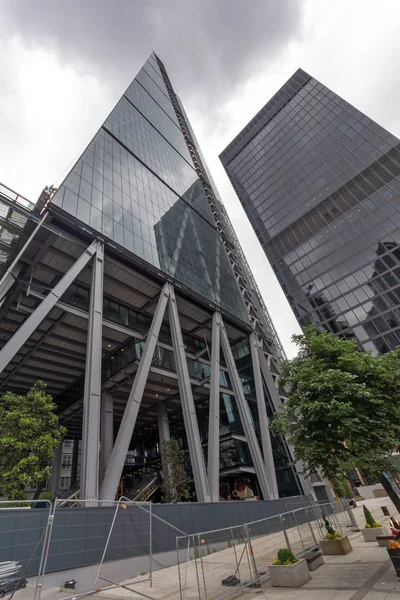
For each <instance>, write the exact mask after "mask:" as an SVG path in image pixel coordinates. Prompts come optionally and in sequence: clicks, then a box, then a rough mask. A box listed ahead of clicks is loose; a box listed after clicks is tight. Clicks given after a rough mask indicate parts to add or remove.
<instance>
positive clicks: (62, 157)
mask: <svg viewBox="0 0 400 600" xmlns="http://www.w3.org/2000/svg"><path fill="white" fill-rule="evenodd" d="M399 22H400V3H399V2H398V1H397V0H380V1H379V2H376V0H351V1H350V2H349V0H335V2H329V1H328V0H69V1H68V2H65V0H63V1H60V0H34V1H32V0H0V132H1V143H0V182H2V183H5V184H6V185H8V186H9V187H11V188H13V189H15V190H16V191H18V192H19V193H21V194H23V195H25V196H26V197H28V198H29V199H31V200H36V199H37V197H38V196H39V194H40V191H41V190H42V189H43V187H44V186H45V185H50V184H58V183H60V180H62V179H63V177H64V176H65V174H66V172H67V171H68V170H69V169H70V168H71V166H72V163H73V162H74V160H75V159H76V158H77V157H78V156H79V154H80V153H81V152H82V150H83V149H84V147H85V146H86V145H87V143H88V142H89V140H90V139H91V137H92V136H93V135H94V133H95V132H96V131H97V129H98V128H99V126H100V125H101V123H102V122H103V121H104V119H105V117H106V116H107V114H108V113H109V112H110V110H111V109H112V107H113V106H114V104H115V103H116V102H117V100H118V98H119V97H120V96H121V94H122V93H123V92H124V90H125V88H126V87H127V86H128V84H129V83H130V81H131V80H132V79H133V78H134V77H135V75H136V73H137V71H138V70H139V68H140V67H141V65H142V64H143V63H144V61H145V60H146V59H147V57H148V55H149V54H150V53H151V51H152V50H155V51H156V53H158V54H159V56H160V58H161V59H162V60H163V62H164V64H165V66H166V68H167V70H168V72H169V75H170V77H171V79H172V82H173V85H174V87H175V90H176V91H177V93H178V94H179V95H180V97H181V100H182V102H183V104H184V106H185V109H186V111H187V113H188V116H189V118H190V120H191V123H192V125H193V128H194V131H195V133H196V136H197V138H198V140H199V143H200V145H201V148H202V150H203V152H204V154H205V157H206V159H207V161H208V165H209V167H210V169H211V172H212V174H213V176H214V178H215V180H216V183H217V186H218V189H219V191H220V193H221V195H222V198H223V201H224V203H225V205H226V207H227V210H228V212H229V215H230V217H231V219H232V221H233V224H234V226H235V228H236V231H237V233H238V236H239V238H240V241H241V243H242V245H243V248H244V251H245V253H246V256H247V258H248V260H249V262H250V266H251V267H252V269H253V272H254V274H255V276H256V280H257V282H258V284H259V286H260V289H261V292H262V294H263V296H264V299H265V302H266V304H267V307H268V309H269V311H270V313H271V316H272V319H273V321H274V323H275V326H276V328H277V330H278V333H279V335H280V337H281V340H282V342H283V345H284V347H285V349H286V351H287V353H288V355H289V356H293V355H294V348H293V346H292V345H291V342H290V338H291V335H292V334H293V333H295V332H297V331H299V328H298V325H297V322H296V320H295V318H294V316H293V313H292V311H291V309H290V308H289V306H288V304H287V302H286V300H285V298H284V295H283V293H282V292H281V289H280V287H279V284H278V283H277V281H276V279H275V276H274V275H273V273H272V269H271V268H270V266H269V264H268V262H267V259H266V258H265V255H264V253H263V251H262V250H261V247H260V245H259V243H258V241H257V238H256V237H255V234H254V233H253V231H252V229H251V227H250V225H249V223H248V221H247V218H246V216H245V214H244V212H243V210H242V208H241V205H240V203H239V201H238V199H237V197H236V195H235V193H234V191H233V189H232V187H231V185H230V183H229V181H228V179H227V177H226V175H225V172H224V170H223V168H222V166H221V165H220V162H219V159H218V154H219V153H220V152H221V151H222V150H223V149H224V148H225V146H226V145H227V144H228V143H229V142H230V141H231V140H232V139H233V137H234V136H235V135H236V134H237V133H238V132H239V131H240V130H241V129H242V127H243V126H244V125H246V123H247V122H248V121H249V120H250V119H251V118H252V117H253V116H254V114H255V113H256V112H257V111H258V110H259V109H260V108H261V107H262V106H263V105H264V104H265V103H266V101H267V100H269V98H270V97H271V96H272V95H273V94H274V93H275V92H276V91H277V90H278V89H279V88H280V87H281V85H282V84H283V83H284V82H285V81H286V80H287V79H288V78H289V77H290V76H291V75H292V74H293V72H294V71H295V70H296V69H297V68H298V67H302V68H303V69H304V70H305V71H307V72H308V73H310V74H311V75H313V76H314V77H316V78H317V79H319V80H320V81H321V82H322V83H324V84H325V85H327V86H328V87H330V88H331V89H333V90H334V91H335V92H336V93H338V94H339V95H341V96H343V97H344V98H345V99H346V100H348V101H349V102H351V103H352V104H355V105H356V106H357V108H359V109H360V110H362V111H363V112H365V113H367V114H368V116H370V117H371V118H372V119H374V120H376V121H377V122H378V123H380V124H381V125H383V126H384V127H386V128H387V129H389V130H390V131H391V132H392V133H394V134H395V135H397V136H399V137H400V77H399V56H400V36H399V35H398V25H399Z"/></svg>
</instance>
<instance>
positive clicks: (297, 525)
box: [292, 510, 305, 550]
mask: <svg viewBox="0 0 400 600" xmlns="http://www.w3.org/2000/svg"><path fill="white" fill-rule="evenodd" d="M292 512H293V520H294V522H295V523H296V527H297V531H298V533H299V538H300V542H301V545H302V546H303V550H305V548H304V542H303V538H302V537H301V531H300V527H299V523H298V521H297V519H296V514H295V513H296V510H294V511H292Z"/></svg>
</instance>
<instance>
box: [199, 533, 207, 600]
mask: <svg viewBox="0 0 400 600" xmlns="http://www.w3.org/2000/svg"><path fill="white" fill-rule="evenodd" d="M197 543H198V547H199V554H200V564H201V572H202V575H203V585H204V595H205V597H206V600H207V587H206V576H205V573H204V565H203V548H202V547H201V539H200V534H199V533H198V534H197Z"/></svg>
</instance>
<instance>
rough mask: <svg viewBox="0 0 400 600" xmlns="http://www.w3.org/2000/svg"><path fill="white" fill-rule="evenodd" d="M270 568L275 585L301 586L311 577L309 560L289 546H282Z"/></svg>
mask: <svg viewBox="0 0 400 600" xmlns="http://www.w3.org/2000/svg"><path fill="white" fill-rule="evenodd" d="M268 569H269V574H270V576H271V584H272V585H273V586H274V587H301V586H302V585H304V584H305V583H307V581H309V580H310V579H311V575H310V571H309V570H308V565H307V562H306V561H305V560H304V559H299V558H296V556H295V555H294V554H293V552H292V551H291V550H289V548H281V549H280V550H279V552H278V554H277V557H276V559H275V560H274V561H273V563H272V565H269V567H268Z"/></svg>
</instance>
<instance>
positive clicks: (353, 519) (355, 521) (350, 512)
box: [343, 499, 360, 531]
mask: <svg viewBox="0 0 400 600" xmlns="http://www.w3.org/2000/svg"><path fill="white" fill-rule="evenodd" d="M343 504H344V505H345V507H346V510H347V512H348V515H349V517H350V523H351V524H352V526H353V527H354V528H355V530H356V531H360V528H359V527H358V523H357V519H356V518H355V516H354V513H353V511H352V510H351V508H350V504H349V501H348V500H346V499H344V500H343Z"/></svg>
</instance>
